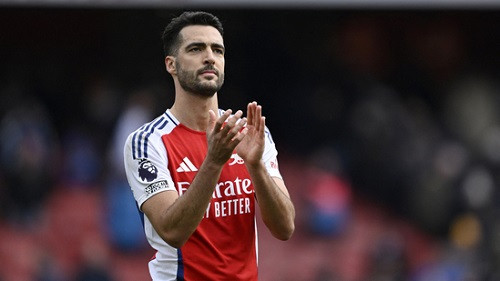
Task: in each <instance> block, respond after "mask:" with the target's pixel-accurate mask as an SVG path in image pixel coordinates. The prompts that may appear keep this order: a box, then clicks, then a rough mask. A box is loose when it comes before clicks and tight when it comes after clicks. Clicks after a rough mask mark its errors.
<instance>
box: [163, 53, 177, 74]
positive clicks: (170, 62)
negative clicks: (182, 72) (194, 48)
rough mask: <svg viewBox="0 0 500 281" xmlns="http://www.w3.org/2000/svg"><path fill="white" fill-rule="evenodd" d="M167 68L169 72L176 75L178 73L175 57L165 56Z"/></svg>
mask: <svg viewBox="0 0 500 281" xmlns="http://www.w3.org/2000/svg"><path fill="white" fill-rule="evenodd" d="M165 68H166V69H167V72H168V73H170V74H172V75H174V74H177V69H176V68H175V57H173V56H166V57H165Z"/></svg>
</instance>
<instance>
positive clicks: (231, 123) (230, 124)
mask: <svg viewBox="0 0 500 281" xmlns="http://www.w3.org/2000/svg"><path fill="white" fill-rule="evenodd" d="M242 115H243V111H241V110H238V111H236V113H235V114H234V115H233V116H231V117H230V118H229V119H228V120H227V122H226V124H225V125H224V127H223V128H222V132H223V133H227V132H229V131H231V129H232V128H234V125H235V124H236V122H237V121H238V120H240V118H241V116H242Z"/></svg>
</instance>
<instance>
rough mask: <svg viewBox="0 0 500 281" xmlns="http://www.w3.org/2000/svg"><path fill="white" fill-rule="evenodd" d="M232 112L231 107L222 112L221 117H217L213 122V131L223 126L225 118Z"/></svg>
mask: <svg viewBox="0 0 500 281" xmlns="http://www.w3.org/2000/svg"><path fill="white" fill-rule="evenodd" d="M232 112H233V111H232V110H231V109H228V110H226V111H225V112H224V114H222V116H221V117H219V119H217V122H215V126H214V129H213V130H214V131H215V132H218V131H220V130H221V129H222V128H223V127H224V123H225V122H226V120H227V118H228V117H229V116H230V115H231V113H232Z"/></svg>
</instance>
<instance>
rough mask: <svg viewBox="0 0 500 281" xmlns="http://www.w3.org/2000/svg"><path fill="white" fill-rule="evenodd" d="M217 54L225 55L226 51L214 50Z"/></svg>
mask: <svg viewBox="0 0 500 281" xmlns="http://www.w3.org/2000/svg"><path fill="white" fill-rule="evenodd" d="M214 51H215V52H216V53H217V54H220V55H223V54H224V50H223V49H215V50H214Z"/></svg>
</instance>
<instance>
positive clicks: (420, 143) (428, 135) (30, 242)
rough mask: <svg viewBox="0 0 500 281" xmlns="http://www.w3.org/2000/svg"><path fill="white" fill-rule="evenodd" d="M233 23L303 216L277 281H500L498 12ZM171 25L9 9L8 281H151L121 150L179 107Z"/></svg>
mask: <svg viewBox="0 0 500 281" xmlns="http://www.w3.org/2000/svg"><path fill="white" fill-rule="evenodd" d="M214 13H215V14H217V15H219V16H220V17H221V19H224V24H225V29H226V35H225V42H226V46H227V48H228V53H227V57H226V61H227V68H226V73H227V76H226V77H227V79H226V85H225V86H224V87H223V89H222V91H221V95H220V96H221V98H220V99H221V101H222V104H221V107H223V108H229V107H232V108H236V107H240V108H242V107H243V106H244V104H245V103H246V102H249V101H251V100H258V101H259V103H262V104H263V105H264V115H266V116H268V126H269V127H270V129H271V132H273V137H274V139H275V140H276V142H277V146H278V150H279V152H280V155H279V161H280V165H281V170H282V173H283V176H284V178H285V181H287V185H288V187H289V189H290V193H291V196H292V199H293V201H294V202H295V204H296V210H297V222H296V223H297V231H296V234H295V236H294V237H293V238H292V239H291V240H290V241H288V242H279V241H277V240H273V239H272V238H271V237H270V236H269V234H268V233H266V232H265V231H262V233H261V239H260V240H259V244H260V251H259V254H260V257H259V268H260V272H261V273H260V274H261V279H262V280H263V281H266V280H269V281H281V280H287V281H308V280H311V281H367V280H371V281H399V280H409V281H434V280H435V281H465V280H467V281H472V280H478V281H479V280H481V281H482V280H484V281H494V280H499V279H500V270H499V268H500V220H499V219H498V217H497V214H500V201H499V200H497V198H498V196H499V192H500V188H499V187H500V177H499V174H500V173H499V168H500V110H499V108H500V77H499V74H500V73H499V70H500V68H499V66H500V61H499V56H498V50H499V48H498V47H499V46H498V43H497V42H496V41H497V40H495V38H498V36H499V35H500V32H499V31H500V25H499V24H498V20H497V19H498V13H496V12H495V11H473V12H471V11H469V12H467V11H454V12H453V11H452V12H450V11H448V12H447V11H400V12H398V11H385V12H383V11H347V10H346V11H333V10H332V11H314V10H312V11H295V10H284V11H272V10H269V11H256V10H249V11H230V10H221V11H214ZM171 14H173V12H171V11H149V10H140V11H133V10H127V11H113V10H105V11H102V10H90V11H84V10H78V11H75V10H66V11H65V10H49V11H45V13H41V12H39V11H34V10H6V9H4V10H0V19H1V20H0V23H2V24H0V26H1V27H0V35H1V36H0V38H1V39H0V43H2V44H1V46H2V47H1V53H0V58H2V60H3V61H4V62H5V64H4V65H3V66H4V67H3V69H2V70H1V71H0V79H1V80H2V81H4V83H2V84H1V85H0V97H1V99H2V103H1V104H0V139H1V142H0V280H1V281H17V280H19V281H22V280H36V281H42V280H43V281H62V280H78V281H80V280H81V281H84V280H85V281H108V280H120V281H121V280H138V279H139V278H147V262H148V260H149V259H148V255H152V253H151V251H150V249H149V248H148V246H147V245H146V243H145V239H144V235H143V230H142V226H141V222H140V219H139V215H138V214H137V207H136V205H135V202H134V199H133V197H132V194H131V192H130V190H129V187H128V184H127V182H126V179H125V176H124V169H123V157H122V151H123V144H124V141H125V138H126V136H127V135H128V134H129V132H131V131H133V130H134V129H135V128H137V127H139V126H140V125H141V124H143V123H145V122H147V121H149V120H151V119H152V118H154V117H155V116H156V115H158V114H161V112H162V111H164V110H165V109H166V108H167V107H168V106H169V105H170V104H171V103H172V99H173V96H172V95H173V93H172V85H170V84H169V82H170V81H169V77H168V75H167V73H166V72H165V71H164V70H163V69H162V67H163V66H162V65H161V63H162V57H161V45H160V39H159V34H160V32H161V29H162V27H163V23H164V22H166V20H165V19H166V18H167V17H168V16H170V15H171ZM256 16H259V17H260V18H261V19H262V20H260V21H259V22H255V21H254V20H255V17H256ZM18 19H22V21H19V20H18ZM138 22H140V23H141V24H142V25H138ZM242 34H243V35H244V36H242ZM256 42H258V43H256ZM260 229H261V230H263V229H264V228H263V227H261V228H260ZM135 269H137V270H135ZM134 270H135V271H134ZM144 274H146V275H144ZM138 276H139V277H138Z"/></svg>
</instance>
